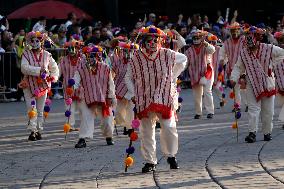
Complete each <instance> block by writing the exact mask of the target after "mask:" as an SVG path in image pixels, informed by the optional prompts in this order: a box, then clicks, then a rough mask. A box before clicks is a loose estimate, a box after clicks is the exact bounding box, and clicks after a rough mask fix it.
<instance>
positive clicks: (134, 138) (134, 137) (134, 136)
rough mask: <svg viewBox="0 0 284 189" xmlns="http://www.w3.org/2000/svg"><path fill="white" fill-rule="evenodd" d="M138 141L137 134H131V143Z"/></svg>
mask: <svg viewBox="0 0 284 189" xmlns="http://www.w3.org/2000/svg"><path fill="white" fill-rule="evenodd" d="M137 139H138V135H137V133H136V132H135V131H134V132H132V133H131V134H130V140H131V141H136V140H137Z"/></svg>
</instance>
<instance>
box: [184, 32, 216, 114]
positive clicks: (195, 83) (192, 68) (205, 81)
mask: <svg viewBox="0 0 284 189" xmlns="http://www.w3.org/2000/svg"><path fill="white" fill-rule="evenodd" d="M205 35H206V33H205V32H203V31H201V30H194V31H192V40H193V45H192V46H191V47H190V48H188V49H187V50H186V51H185V55H186V56H187V59H188V71H189V75H190V82H191V86H192V90H193V95H194V102H195V103H194V104H195V113H196V115H195V116H194V119H200V117H201V115H202V95H204V105H205V109H206V111H207V113H208V114H207V118H208V119H211V118H213V115H214V103H213V95H212V85H213V81H214V71H213V67H212V62H211V61H212V54H213V53H214V52H215V47H214V46H213V45H210V44H209V43H207V42H206V41H205V38H206V37H205Z"/></svg>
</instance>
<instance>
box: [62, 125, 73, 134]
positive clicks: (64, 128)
mask: <svg viewBox="0 0 284 189" xmlns="http://www.w3.org/2000/svg"><path fill="white" fill-rule="evenodd" d="M70 128H71V125H70V124H69V123H65V124H64V126H63V131H64V133H68V132H69V131H70Z"/></svg>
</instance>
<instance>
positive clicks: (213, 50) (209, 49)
mask: <svg viewBox="0 0 284 189" xmlns="http://www.w3.org/2000/svg"><path fill="white" fill-rule="evenodd" d="M205 43H207V42H205ZM205 48H206V52H207V53H208V54H213V53H214V52H215V47H214V46H213V45H211V44H209V43H207V47H205Z"/></svg>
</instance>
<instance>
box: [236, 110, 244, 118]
mask: <svg viewBox="0 0 284 189" xmlns="http://www.w3.org/2000/svg"><path fill="white" fill-rule="evenodd" d="M235 117H236V119H240V118H241V117H242V113H241V112H239V111H238V112H237V113H236V115H235Z"/></svg>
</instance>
